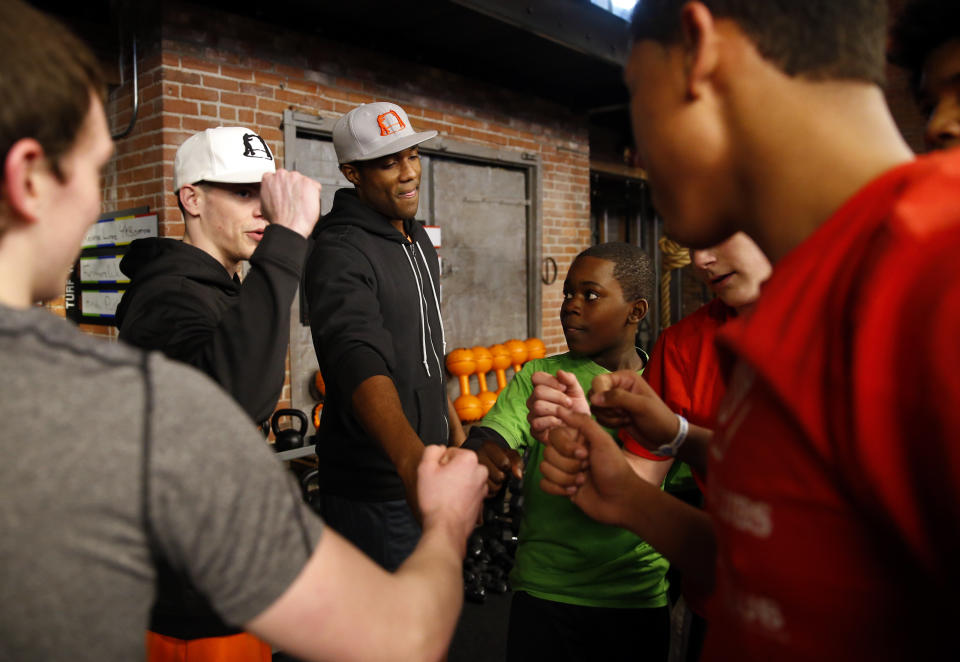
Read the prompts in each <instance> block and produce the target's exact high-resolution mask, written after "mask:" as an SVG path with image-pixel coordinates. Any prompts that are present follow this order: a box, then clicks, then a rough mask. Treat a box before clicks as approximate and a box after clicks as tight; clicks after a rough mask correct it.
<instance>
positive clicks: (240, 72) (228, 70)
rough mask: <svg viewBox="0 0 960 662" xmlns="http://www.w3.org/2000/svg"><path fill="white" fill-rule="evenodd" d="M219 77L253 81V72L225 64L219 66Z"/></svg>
mask: <svg viewBox="0 0 960 662" xmlns="http://www.w3.org/2000/svg"><path fill="white" fill-rule="evenodd" d="M220 75H221V76H226V77H227V78H238V79H240V80H253V72H252V71H250V70H249V69H246V68H243V67H231V66H229V65H226V64H221V65H220Z"/></svg>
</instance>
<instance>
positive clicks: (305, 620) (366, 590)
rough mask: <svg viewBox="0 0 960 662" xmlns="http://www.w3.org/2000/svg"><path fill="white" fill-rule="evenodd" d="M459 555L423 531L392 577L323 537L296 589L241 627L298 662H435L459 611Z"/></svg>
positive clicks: (457, 545)
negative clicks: (428, 661) (396, 661)
mask: <svg viewBox="0 0 960 662" xmlns="http://www.w3.org/2000/svg"><path fill="white" fill-rule="evenodd" d="M463 547H464V543H463V541H458V540H457V539H456V537H455V536H452V535H451V534H450V533H446V532H443V531H440V530H439V529H437V527H432V526H429V525H428V526H427V527H426V528H425V530H424V533H423V536H422V537H421V540H420V543H419V544H418V545H417V548H416V549H415V550H414V552H413V554H412V555H411V556H410V557H409V558H408V559H407V561H406V562H405V563H404V564H403V565H402V566H400V568H399V569H398V570H397V571H396V572H395V573H392V574H391V573H387V572H386V571H384V570H383V568H381V567H380V566H378V565H376V564H375V563H373V562H372V561H371V560H370V559H369V558H367V557H366V556H365V555H364V554H362V553H360V552H359V551H358V550H357V549H356V548H355V547H353V545H351V544H350V543H349V542H347V541H346V540H344V539H343V538H342V537H341V536H340V535H339V534H337V533H336V532H335V531H332V530H329V529H328V530H327V531H325V532H324V535H323V538H322V539H321V541H320V544H319V545H318V546H317V549H316V550H315V552H314V554H313V556H312V557H311V559H310V561H308V563H307V565H306V567H305V568H304V570H303V571H302V572H301V574H300V575H299V576H298V577H297V579H296V580H295V581H294V583H293V585H291V587H290V588H289V589H288V590H287V591H286V592H285V593H284V594H283V595H282V596H281V597H280V598H279V599H278V600H277V601H276V602H274V604H273V605H271V606H270V607H269V608H268V609H267V610H266V611H265V612H264V613H262V614H261V615H259V616H257V617H256V618H254V619H253V620H252V621H249V622H248V623H246V624H245V627H246V629H248V630H250V631H251V632H253V633H254V634H257V635H258V636H260V637H262V638H264V639H266V640H267V641H269V642H271V643H273V644H274V645H276V646H278V647H280V648H283V649H284V650H286V651H287V652H288V653H290V654H292V655H295V656H296V657H297V658H298V659H303V660H331V659H333V660H357V661H359V660H369V661H374V660H387V659H389V660H398V661H406V660H409V661H411V662H422V661H424V660H439V659H441V658H442V656H443V654H444V652H445V651H446V649H447V647H448V645H449V643H450V639H451V637H452V633H453V628H454V627H455V625H456V621H457V618H458V617H459V615H460V608H461V606H462V603H463V585H462V583H461V571H462V570H461V560H462V556H463Z"/></svg>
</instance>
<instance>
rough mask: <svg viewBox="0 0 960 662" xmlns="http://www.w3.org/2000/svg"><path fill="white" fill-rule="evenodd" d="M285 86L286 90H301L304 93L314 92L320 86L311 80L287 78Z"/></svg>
mask: <svg viewBox="0 0 960 662" xmlns="http://www.w3.org/2000/svg"><path fill="white" fill-rule="evenodd" d="M286 88H287V89H288V90H293V91H295V92H303V93H305V94H316V93H317V91H318V90H319V89H320V86H319V85H317V84H316V83H314V82H313V81H311V80H297V79H293V80H288V81H287V83H286Z"/></svg>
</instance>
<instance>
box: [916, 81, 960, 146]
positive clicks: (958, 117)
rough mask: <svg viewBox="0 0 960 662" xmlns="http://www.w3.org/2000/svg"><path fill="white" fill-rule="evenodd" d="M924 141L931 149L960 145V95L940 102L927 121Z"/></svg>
mask: <svg viewBox="0 0 960 662" xmlns="http://www.w3.org/2000/svg"><path fill="white" fill-rule="evenodd" d="M924 140H925V142H926V143H927V146H928V147H930V148H931V149H946V148H948V147H954V146H956V145H958V144H960V94H958V95H951V96H949V97H947V98H944V99H941V100H940V102H939V103H938V104H937V106H936V108H934V109H933V112H932V113H930V119H929V120H927V126H926V131H925V133H924Z"/></svg>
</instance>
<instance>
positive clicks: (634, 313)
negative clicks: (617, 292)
mask: <svg viewBox="0 0 960 662" xmlns="http://www.w3.org/2000/svg"><path fill="white" fill-rule="evenodd" d="M649 307H650V304H648V303H647V300H646V299H637V300H636V301H634V302H633V308H631V309H630V315H629V316H628V317H627V320H628V321H629V322H630V323H631V324H639V323H640V322H641V321H642V320H643V318H644V317H646V316H647V310H648V309H649Z"/></svg>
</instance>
